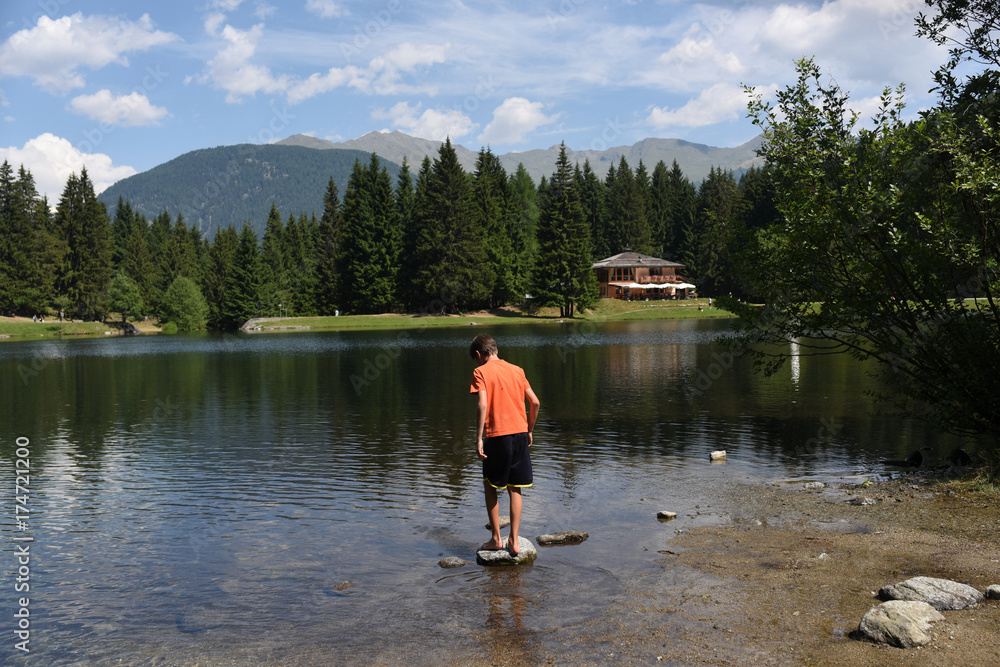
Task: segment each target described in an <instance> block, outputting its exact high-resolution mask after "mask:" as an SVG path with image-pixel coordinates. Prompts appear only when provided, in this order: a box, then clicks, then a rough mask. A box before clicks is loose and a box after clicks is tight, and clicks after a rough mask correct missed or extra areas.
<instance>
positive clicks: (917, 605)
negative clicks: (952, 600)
mask: <svg viewBox="0 0 1000 667" xmlns="http://www.w3.org/2000/svg"><path fill="white" fill-rule="evenodd" d="M943 620H944V615H943V614H941V612H939V611H937V610H936V609H934V607H932V606H930V605H929V604H927V603H926V602H917V601H914V600H892V601H889V602H883V603H882V604H880V605H879V606H877V607H872V608H871V609H869V610H868V613H867V614H865V615H864V617H863V618H862V619H861V623H860V624H859V625H858V635H859V636H860V638H861V639H865V640H867V641H870V642H875V643H876V644H889V645H890V646H897V647H899V648H913V647H914V646H923V645H924V644H927V643H929V642H930V641H931V639H933V638H932V637H931V634H930V629H931V624H932V623H936V622H938V621H943Z"/></svg>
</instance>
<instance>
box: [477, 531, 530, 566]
mask: <svg viewBox="0 0 1000 667" xmlns="http://www.w3.org/2000/svg"><path fill="white" fill-rule="evenodd" d="M517 546H518V549H519V551H518V554H517V556H513V555H511V553H510V552H509V551H507V550H506V549H500V550H499V551H485V550H483V549H480V550H479V551H477V552H476V562H477V563H479V564H480V565H525V564H527V563H530V562H532V561H533V560H535V559H536V558H537V557H538V550H537V549H535V545H534V544H532V543H531V540H529V539H528V538H526V537H519V538H517Z"/></svg>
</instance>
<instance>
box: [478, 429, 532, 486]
mask: <svg viewBox="0 0 1000 667" xmlns="http://www.w3.org/2000/svg"><path fill="white" fill-rule="evenodd" d="M483 453H485V454H486V459H485V460H483V479H484V480H485V481H486V482H487V483H488V484H489V485H490V486H493V487H495V488H497V489H503V488H506V487H508V486H531V482H532V476H531V447H529V446H528V434H527V433H513V434H511V435H500V436H497V437H495V438H483Z"/></svg>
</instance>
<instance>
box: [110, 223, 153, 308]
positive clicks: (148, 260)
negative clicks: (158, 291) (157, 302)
mask: <svg viewBox="0 0 1000 667" xmlns="http://www.w3.org/2000/svg"><path fill="white" fill-rule="evenodd" d="M117 215H118V214H117V212H116V213H115V217H117ZM127 228H128V230H129V231H128V236H127V237H126V238H125V240H124V244H125V246H124V248H125V249H124V252H123V253H122V263H121V266H120V270H121V272H122V273H124V274H125V275H126V276H128V277H129V278H131V279H132V280H133V281H135V284H136V285H137V286H138V288H139V295H140V296H141V297H142V303H143V305H145V306H146V310H149V307H150V305H151V304H152V297H151V290H152V285H153V281H152V274H153V260H152V257H151V256H150V254H149V242H148V240H147V239H148V235H149V228H148V225H147V223H146V218H144V217H143V216H142V214H141V213H139V212H138V211H136V210H134V209H133V211H132V224H131V225H127Z"/></svg>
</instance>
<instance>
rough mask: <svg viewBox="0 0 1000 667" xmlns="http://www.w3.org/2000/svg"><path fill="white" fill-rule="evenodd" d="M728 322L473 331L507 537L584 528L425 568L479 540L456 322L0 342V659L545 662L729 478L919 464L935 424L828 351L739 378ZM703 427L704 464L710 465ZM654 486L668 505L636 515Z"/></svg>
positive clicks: (837, 473) (467, 371) (466, 551)
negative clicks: (0, 499) (535, 399)
mask: <svg viewBox="0 0 1000 667" xmlns="http://www.w3.org/2000/svg"><path fill="white" fill-rule="evenodd" d="M726 326H727V325H726V323H725V322H718V321H716V322H704V321H703V322H694V321H675V322H636V323H617V324H609V325H604V326H593V325H582V326H581V325H577V324H567V325H545V326H523V327H522V326H518V327H503V328H497V329H496V330H495V331H494V334H495V335H496V336H497V338H498V341H499V344H500V348H501V356H503V357H504V358H506V359H508V360H509V361H512V362H514V363H517V364H520V365H522V366H524V367H525V369H526V371H527V374H528V377H529V379H530V381H531V382H532V385H533V387H534V388H535V391H536V392H537V393H538V395H539V397H540V398H541V400H542V412H541V417H540V420H539V423H538V426H537V428H536V432H535V443H536V444H535V447H534V448H533V459H534V464H535V486H534V487H533V488H532V489H530V490H529V491H528V492H527V493H526V496H525V515H524V518H523V524H524V529H523V534H524V535H525V536H528V537H530V538H532V539H533V538H534V537H535V536H536V535H539V534H542V533H546V532H554V531H558V530H564V529H578V530H586V531H588V532H589V533H590V535H591V537H590V539H589V540H587V541H586V542H584V543H583V544H581V545H578V546H573V547H558V548H545V549H542V550H541V553H540V556H539V559H538V561H537V562H536V564H535V565H534V566H532V567H530V568H519V569H517V570H516V571H500V572H497V571H494V570H488V569H483V568H480V567H478V566H475V565H472V566H468V567H465V568H462V569H459V570H444V569H441V568H439V567H438V566H437V560H438V559H439V558H441V557H443V556H453V555H457V556H461V557H464V558H467V559H470V560H474V550H475V547H476V546H477V545H478V544H480V543H481V542H482V541H483V540H484V539H485V538H486V537H487V534H486V531H485V529H484V528H483V524H484V523H485V510H484V509H483V507H482V493H481V488H480V482H479V479H480V474H479V462H478V460H477V459H476V456H475V451H474V447H473V442H472V437H473V426H474V423H473V421H474V420H473V417H474V409H473V408H474V406H473V402H472V399H471V398H470V397H469V396H468V395H467V392H468V385H469V380H470V378H471V371H472V364H471V361H470V360H469V358H468V352H467V349H468V343H469V340H471V338H472V336H473V335H474V333H475V332H476V331H477V330H478V329H473V328H471V327H470V328H469V330H465V329H451V330H420V331H410V332H350V333H324V334H309V333H300V334H284V335H274V336H267V335H255V336H250V337H236V336H193V337H183V336H175V337H156V338H132V339H120V338H115V339H113V340H77V341H70V342H65V343H56V342H43V343H16V344H7V345H2V346H0V373H2V376H3V382H4V385H3V387H4V389H3V392H4V394H3V401H2V405H0V413H2V415H3V424H4V427H5V428H4V440H3V442H2V443H0V453H2V454H3V455H4V457H5V458H6V460H7V461H8V462H12V461H13V460H14V458H15V438H18V437H25V438H28V439H29V440H30V442H31V444H30V449H31V461H32V467H33V471H32V478H31V485H30V489H31V494H30V508H31V515H30V520H29V529H28V531H27V532H18V531H16V530H15V526H14V525H13V521H12V520H11V521H8V522H6V523H5V524H4V526H3V531H4V537H5V539H4V551H3V553H2V554H0V558H2V562H0V569H2V570H3V571H4V573H5V578H4V584H3V594H2V596H0V605H3V606H2V609H3V610H10V611H11V612H13V611H14V610H16V609H17V601H16V598H17V597H18V594H15V592H14V590H13V581H14V579H13V578H14V576H15V570H16V568H17V563H16V562H15V555H14V546H13V542H12V539H11V538H12V537H13V536H15V535H26V534H27V535H30V536H32V537H33V538H34V542H32V547H31V553H32V559H31V577H32V579H31V591H30V598H31V602H30V610H31V614H32V615H31V632H32V634H31V644H30V646H31V648H32V653H31V654H30V656H28V657H27V659H25V656H23V655H21V654H20V652H18V651H16V650H14V649H13V643H14V642H13V641H11V640H4V641H3V643H2V645H0V655H2V656H4V657H6V658H7V659H8V660H9V661H10V662H11V663H12V664H19V663H22V662H23V663H24V664H27V663H28V662H29V661H32V662H37V663H38V664H41V663H45V664H77V663H79V664H90V663H94V662H97V663H101V662H107V663H109V664H110V663H112V662H115V663H117V661H118V660H122V661H123V662H124V663H125V664H144V663H149V664H173V663H184V662H187V661H195V660H201V661H203V662H206V663H208V664H213V663H219V664H224V663H228V662H235V663H241V662H246V661H264V660H270V661H274V662H277V663H280V664H309V663H311V662H316V663H317V664H323V663H324V662H329V663H330V664H336V663H368V662H380V661H381V662H394V661H396V660H401V659H404V658H406V659H409V660H411V661H413V660H416V661H417V662H426V663H431V662H437V661H441V660H447V659H453V658H456V657H458V658H461V659H466V658H470V657H472V656H475V655H478V654H480V653H481V652H482V650H483V647H484V646H486V645H488V644H489V643H490V642H497V641H502V640H505V639H507V638H509V637H516V638H517V641H518V645H519V646H520V650H522V651H527V652H528V654H529V655H530V654H531V653H530V652H531V651H536V653H537V657H538V658H539V659H544V658H545V656H546V655H547V654H548V652H549V651H551V648H552V646H553V645H554V644H556V645H557V644H558V642H560V641H564V638H565V636H566V633H570V634H572V632H573V628H576V627H579V626H581V624H585V623H586V622H588V621H590V620H593V619H595V618H598V617H600V616H601V615H603V614H606V613H608V612H609V609H611V606H612V605H613V604H614V602H615V600H618V599H620V598H621V597H622V596H625V595H629V594H631V592H632V591H630V585H631V584H630V583H629V582H632V581H634V580H636V578H642V577H645V576H647V575H649V574H653V573H661V572H662V570H663V566H662V564H660V563H659V562H658V561H657V559H656V554H657V552H658V551H660V550H663V549H665V548H666V545H667V544H668V543H669V540H670V538H671V537H672V536H673V534H674V530H676V529H678V528H684V527H686V526H690V525H693V524H696V523H699V522H700V523H705V522H708V521H722V520H725V518H724V517H721V516H718V515H713V514H712V512H711V511H710V510H706V509H704V508H706V507H708V506H709V505H711V504H712V503H713V500H715V499H717V497H718V493H719V490H720V489H721V488H723V487H725V486H726V485H729V484H732V483H738V482H744V481H748V480H749V481H769V480H787V479H804V478H814V479H820V480H828V479H829V480H832V479H838V478H841V477H852V476H859V475H864V474H868V473H871V472H873V471H877V470H879V469H880V468H879V466H878V465H877V461H878V460H879V459H881V458H884V457H887V456H891V457H893V458H902V457H904V456H905V455H906V454H908V453H909V452H911V451H913V450H914V449H917V448H921V447H929V448H930V450H929V451H925V452H924V453H925V458H927V459H928V460H929V462H930V463H932V464H933V462H934V460H935V457H940V456H944V455H946V454H947V452H948V451H949V450H950V448H951V447H954V446H955V442H954V441H953V440H952V439H950V438H946V437H940V436H938V435H937V434H935V433H934V432H933V431H932V430H929V429H927V428H926V427H923V426H921V425H919V424H913V423H910V422H904V421H899V420H896V419H890V418H886V417H880V416H877V415H874V414H872V412H871V406H870V403H869V401H868V399H867V398H866V396H865V391H867V390H870V389H873V388H874V387H873V385H872V384H871V380H869V379H868V378H867V376H866V375H865V373H864V369H863V367H862V366H861V365H859V364H857V363H856V362H854V361H852V360H850V359H846V358H815V359H813V358H803V359H801V360H799V363H798V364H796V365H795V366H792V367H789V368H785V369H784V370H783V371H782V372H781V373H779V374H778V375H776V376H775V377H772V378H769V379H765V378H762V377H760V376H757V375H754V374H752V373H751V372H750V370H749V368H748V366H749V364H748V363H747V360H745V359H732V358H730V357H729V356H727V353H726V351H725V348H724V347H722V345H721V344H720V342H719V340H718V339H719V337H720V336H724V335H725V333H726ZM715 449H726V450H727V451H728V452H729V461H728V463H727V464H725V465H711V464H709V462H708V454H709V452H711V451H712V450H715ZM8 469H10V470H12V466H8ZM5 478H6V479H7V480H8V481H7V482H5V483H4V485H3V487H0V488H6V489H8V491H7V492H6V493H7V494H8V496H7V498H5V504H6V505H7V506H8V507H9V506H10V505H11V504H12V503H13V493H14V492H13V490H12V489H13V485H14V477H13V472H10V473H9V474H7V475H6V476H5ZM8 482H9V483H8ZM501 507H502V510H503V511H504V512H505V510H506V503H505V502H503V504H502V505H501ZM659 509H670V510H672V511H676V512H678V513H679V514H680V515H681V517H680V518H679V519H678V520H677V521H675V522H671V523H670V524H660V523H658V522H657V521H656V520H655V514H656V511H657V510H659ZM699 512H701V514H700V515H699ZM677 576H679V575H677ZM661 585H668V584H663V583H662V582H661ZM676 585H677V586H683V585H686V584H683V583H678V584H676ZM664 594H669V591H664ZM3 616H5V617H7V618H8V619H10V617H11V614H8V613H3ZM6 623H8V624H9V625H8V627H9V628H13V625H12V624H11V623H10V621H9V620H8V621H6ZM5 634H7V636H8V637H9V636H10V634H11V632H10V630H8V631H7V633H5ZM557 637H558V638H560V639H557Z"/></svg>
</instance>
